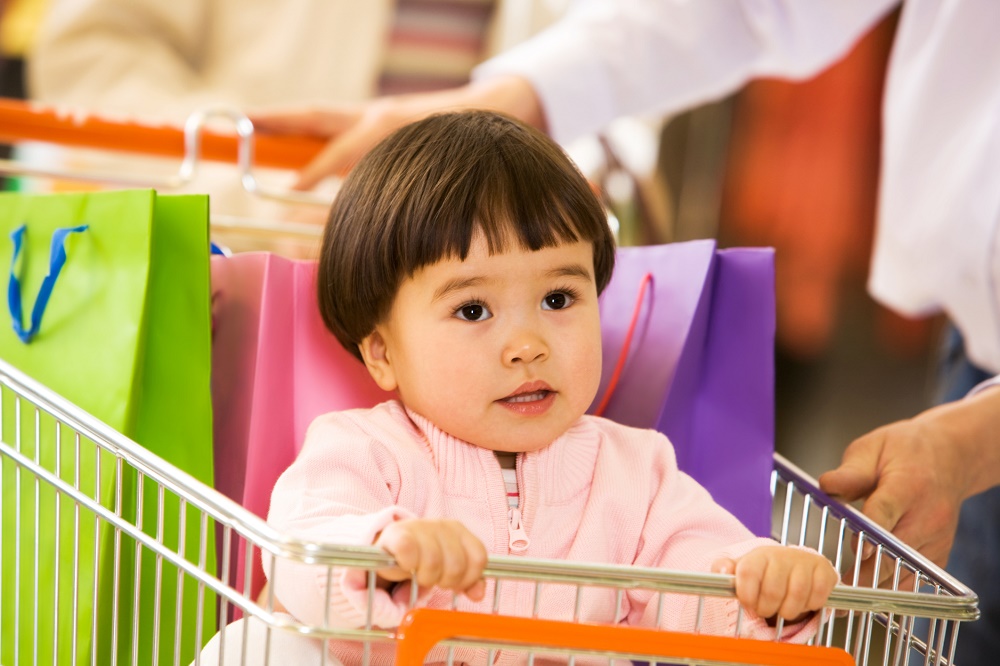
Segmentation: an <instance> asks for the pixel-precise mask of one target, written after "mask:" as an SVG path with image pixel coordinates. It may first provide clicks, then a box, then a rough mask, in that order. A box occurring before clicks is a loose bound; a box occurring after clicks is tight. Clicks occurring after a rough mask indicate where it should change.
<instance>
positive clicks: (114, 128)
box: [0, 99, 324, 169]
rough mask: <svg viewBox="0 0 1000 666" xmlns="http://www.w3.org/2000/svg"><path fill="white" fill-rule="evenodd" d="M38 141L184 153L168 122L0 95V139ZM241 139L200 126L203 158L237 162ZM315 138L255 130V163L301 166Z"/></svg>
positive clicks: (318, 144) (180, 135)
mask: <svg viewBox="0 0 1000 666" xmlns="http://www.w3.org/2000/svg"><path fill="white" fill-rule="evenodd" d="M21 141H42V142H46V143H56V144H60V145H65V146H75V147H78V148H97V149H100V150H116V151H125V152H130V153H143V154H146V155H158V156H161V157H176V158H178V159H180V158H183V157H184V130H182V129H181V128H179V127H172V126H168V125H147V124H143V123H139V122H130V121H116V120H109V119H105V118H101V117H99V116H83V117H80V116H77V115H76V114H64V113H60V112H57V111H56V110H55V109H54V108H51V107H41V106H38V105H36V104H32V103H26V102H22V101H19V100H12V99H0V143H18V142H21ZM238 142H239V139H238V138H237V137H236V136H233V135H227V134H219V133H217V132H212V131H209V130H204V131H203V132H202V135H201V157H203V158H204V159H208V160H214V161H217V162H233V163H235V162H236V157H237V149H238ZM323 145H324V142H323V141H322V140H321V139H318V138H315V137H306V136H274V135H262V134H255V135H254V165H255V166H265V167H275V168H279V169H300V168H302V167H304V166H305V165H306V164H308V163H309V161H310V160H312V158H313V157H315V156H316V154H317V153H318V152H319V151H320V150H321V149H322V147H323Z"/></svg>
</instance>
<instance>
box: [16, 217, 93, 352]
mask: <svg viewBox="0 0 1000 666" xmlns="http://www.w3.org/2000/svg"><path fill="white" fill-rule="evenodd" d="M87 227H88V225H86V224H83V225H80V226H77V227H64V228H62V229H56V230H55V231H54V232H52V245H51V248H50V250H49V271H48V273H46V274H45V279H44V280H42V286H41V287H39V288H38V296H37V297H36V298H35V306H34V307H33V308H32V309H31V328H29V329H28V330H25V329H24V324H23V319H24V315H23V311H22V307H21V281H20V280H19V279H18V277H17V274H16V272H15V270H14V269H15V267H16V265H17V259H18V257H19V256H20V255H21V249H22V248H23V247H24V233H25V225H23V224H22V225H21V226H19V227H18V228H17V229H15V230H14V231H12V232H11V234H10V238H11V240H12V241H14V254H13V256H12V257H11V260H10V282H9V283H8V285H7V307H8V309H9V310H10V318H11V323H12V324H13V327H14V332H15V333H16V334H17V337H18V338H20V340H21V342H23V343H24V344H28V343H29V342H31V339H32V338H33V337H35V335H37V334H38V329H39V328H40V327H41V325H42V315H44V314H45V307H46V306H47V305H48V303H49V297H51V296H52V290H53V288H55V286H56V280H58V279H59V273H60V272H62V268H63V265H64V264H65V263H66V237H67V236H69V235H70V234H75V233H79V232H82V231H86V230H87Z"/></svg>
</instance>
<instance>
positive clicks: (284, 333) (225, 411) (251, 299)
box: [212, 252, 390, 595]
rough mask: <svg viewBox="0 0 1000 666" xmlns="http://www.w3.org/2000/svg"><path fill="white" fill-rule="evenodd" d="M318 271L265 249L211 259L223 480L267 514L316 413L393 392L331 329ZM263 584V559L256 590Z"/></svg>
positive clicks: (240, 554) (239, 572)
mask: <svg viewBox="0 0 1000 666" xmlns="http://www.w3.org/2000/svg"><path fill="white" fill-rule="evenodd" d="M315 278H316V262H314V261H298V260H293V259H286V258H284V257H280V256H278V255H274V254H269V253H264V252H253V253H246V254H237V255H234V256H232V257H222V256H216V257H213V258H212V315H213V333H212V402H213V409H214V414H215V421H214V426H215V433H214V434H215V447H214V448H215V455H216V456H218V458H217V460H218V461H219V464H218V465H216V476H215V483H216V488H217V489H218V490H219V491H220V492H222V493H224V494H225V495H227V496H228V497H230V498H231V499H233V500H235V501H237V502H239V503H240V504H242V505H243V506H244V507H246V508H247V509H249V510H251V511H253V512H254V513H256V514H257V515H259V516H261V517H266V516H267V510H268V506H269V504H270V501H271V491H272V489H273V488H274V483H275V481H277V479H278V476H280V475H281V473H282V472H283V471H284V470H285V468H286V467H288V465H290V464H291V462H292V461H293V460H294V459H295V456H296V455H298V452H299V449H300V448H301V446H302V442H303V441H304V439H305V434H306V429H307V428H308V427H309V424H310V423H311V422H312V420H313V419H314V418H315V417H317V416H319V415H320V414H323V413H326V412H330V411H335V410H342V409H351V408H354V407H370V406H373V405H376V404H378V403H379V402H382V401H384V400H387V399H388V398H389V397H390V395H389V394H387V393H385V392H384V391H382V390H381V389H379V388H378V386H377V385H376V384H375V382H374V381H373V380H372V379H371V377H369V375H368V371H367V370H366V369H365V367H364V366H363V365H362V364H361V363H360V362H359V361H358V360H357V359H355V358H354V357H353V356H351V355H350V354H349V353H347V351H345V350H344V348H343V347H341V346H340V343H338V342H337V340H336V338H334V337H333V335H332V334H330V333H329V332H328V331H327V330H326V328H325V327H324V325H323V321H322V319H321V318H320V314H319V307H318V306H317V303H316V283H315ZM220 541H221V540H220ZM231 558H232V561H234V562H235V563H236V566H235V568H234V569H233V570H232V574H233V578H232V580H234V581H239V582H240V584H241V585H242V581H243V580H244V572H245V569H244V565H245V563H244V558H245V552H244V549H243V548H238V547H237V544H233V551H232V553H231ZM263 582H264V578H263V571H262V570H261V569H260V564H259V562H258V563H257V564H256V565H255V567H254V571H253V577H252V594H253V595H256V594H257V592H258V591H259V590H260V587H261V586H262V585H263Z"/></svg>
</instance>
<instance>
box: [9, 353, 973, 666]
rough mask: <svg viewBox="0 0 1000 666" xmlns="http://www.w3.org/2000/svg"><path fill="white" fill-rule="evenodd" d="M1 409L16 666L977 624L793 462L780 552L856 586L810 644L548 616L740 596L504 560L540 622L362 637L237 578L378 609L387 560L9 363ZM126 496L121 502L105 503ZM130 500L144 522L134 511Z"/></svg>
mask: <svg viewBox="0 0 1000 666" xmlns="http://www.w3.org/2000/svg"><path fill="white" fill-rule="evenodd" d="M0 402H2V411H0V428H2V434H3V437H2V442H0V467H2V470H0V471H2V480H3V485H2V494H0V502H2V504H0V511H2V512H3V515H4V516H5V517H6V518H5V521H7V522H8V523H9V520H10V517H13V523H14V524H6V525H5V527H4V529H3V531H2V532H0V537H2V539H3V541H2V542H0V571H2V572H3V576H2V578H0V600H2V601H0V623H2V624H3V625H7V626H10V625H13V626H14V628H15V630H14V632H13V637H14V638H13V641H14V644H13V645H10V644H8V645H0V661H2V662H3V663H4V664H23V663H31V664H44V663H132V664H154V663H160V664H188V663H210V662H208V661H207V659H205V660H203V659H202V657H201V655H200V653H199V652H198V649H197V647H198V646H201V645H203V644H204V643H205V642H206V641H207V640H208V639H209V637H211V636H212V635H213V634H215V633H216V632H217V631H218V629H219V628H220V626H224V625H226V624H227V623H229V622H231V621H233V620H234V619H236V618H237V617H243V618H245V620H244V622H246V623H256V624H258V625H259V626H260V627H261V631H260V632H259V634H260V637H262V638H257V639H254V640H250V635H251V632H250V631H247V632H243V633H233V632H224V633H223V634H221V635H220V636H217V637H216V639H215V642H216V644H217V648H218V657H217V658H218V660H219V662H218V663H225V664H243V663H247V664H249V663H254V664H257V663H262V664H283V663H288V662H287V661H285V658H284V654H286V653H282V652H281V650H280V646H281V645H282V641H284V640H286V639H288V638H289V637H291V638H293V639H295V637H296V636H297V637H299V640H313V641H319V642H321V644H323V645H324V646H328V645H330V644H332V643H342V642H352V643H355V644H357V645H358V646H360V652H359V654H361V655H362V656H361V657H360V661H362V662H363V663H369V662H371V663H378V662H381V661H383V657H382V655H384V654H386V650H390V653H389V654H392V652H391V650H392V649H393V648H395V649H396V650H397V652H396V653H395V655H396V661H397V662H398V663H422V662H423V661H424V659H425V657H426V656H427V652H428V650H430V649H431V648H434V652H433V653H432V657H433V658H434V659H435V660H438V661H448V662H451V661H454V662H456V663H458V662H461V661H467V660H471V661H480V662H481V661H483V660H484V659H485V660H486V661H489V662H491V663H493V662H495V661H502V662H503V663H507V662H508V661H510V662H512V663H521V662H527V663H535V662H537V663H548V662H551V661H552V660H553V659H555V660H557V661H559V662H569V663H573V662H577V661H578V662H580V663H589V662H592V661H593V660H594V658H600V659H601V660H609V661H614V660H619V659H620V660H628V659H634V660H642V661H648V662H653V663H670V664H679V663H683V664H695V663H697V664H702V663H706V664H742V663H750V664H758V663H759V664H793V663H816V664H821V663H830V664H834V663H853V662H856V663H859V664H868V663H872V664H874V663H882V664H890V663H891V664H903V663H907V664H912V663H915V660H919V663H924V664H948V663H951V660H952V657H953V655H954V648H955V644H956V641H957V639H958V628H959V625H960V624H961V623H962V622H964V621H970V620H975V619H976V618H977V617H978V615H979V611H978V608H977V598H976V596H975V595H974V594H973V593H972V591H970V590H969V589H968V588H966V587H964V586H963V585H962V584H961V583H959V582H958V581H956V580H954V579H953V578H951V577H950V576H948V575H947V574H946V573H945V572H943V571H942V570H941V569H939V568H938V567H936V566H934V565H933V564H932V563H930V562H929V561H927V560H926V559H924V558H923V557H922V556H920V555H919V554H918V553H916V552H914V551H913V550H911V549H910V548H908V547H906V546H905V545H903V544H901V543H900V542H898V541H897V540H896V539H894V538H893V537H892V536H891V535H890V534H887V533H886V532H884V531H883V530H880V529H879V528H878V527H877V526H874V525H872V524H871V523H870V522H868V521H867V520H866V519H865V518H864V517H862V516H861V515H860V513H858V512H857V511H855V510H854V509H853V508H851V507H848V506H844V505H842V504H840V503H838V502H836V501H834V500H832V499H830V498H829V497H827V496H825V495H824V494H823V493H822V492H821V491H820V490H819V489H818V488H817V486H816V484H815V482H814V481H813V480H812V479H810V478H809V477H807V476H806V475H805V474H804V473H802V472H801V471H800V470H798V469H796V468H795V467H794V466H793V465H791V464H789V463H788V462H787V461H785V460H784V459H782V458H781V457H780V456H776V457H775V462H774V472H773V476H772V490H773V497H774V516H775V520H774V528H773V532H774V536H775V538H777V539H779V540H780V541H781V542H782V543H791V544H803V545H808V546H812V547H815V548H817V549H819V550H821V551H822V552H824V553H825V554H826V555H827V556H828V557H829V558H830V560H831V561H832V562H834V563H835V565H836V567H837V569H838V570H839V571H841V572H842V573H843V574H844V576H845V581H846V582H845V583H844V584H843V585H840V586H838V588H837V589H836V590H835V592H834V594H833V595H832V596H831V598H830V604H829V608H828V609H827V610H824V611H823V614H822V618H821V620H822V624H821V628H820V631H819V633H818V634H817V636H816V637H815V638H814V639H813V640H812V641H811V644H810V645H806V646H802V645H788V644H784V643H780V642H772V641H759V640H751V639H747V638H736V637H709V636H700V635H698V633H697V627H695V628H694V629H695V631H694V632H693V633H691V634H676V633H671V632H662V631H653V630H644V629H635V628H630V627H614V626H608V627H602V626H597V625H592V624H585V623H579V622H574V621H572V620H565V619H564V620H562V621H555V620H553V619H551V618H545V617H540V616H539V614H538V611H537V609H538V608H539V601H540V600H541V599H542V598H543V597H544V595H546V594H547V593H550V594H551V593H552V591H553V590H554V589H555V588H556V587H562V588H565V587H566V586H569V587H570V588H572V589H573V590H574V594H575V596H576V599H577V604H579V599H580V597H581V595H584V594H587V593H588V591H589V590H592V589H594V588H601V589H602V590H609V589H610V590H613V591H614V594H615V595H616V597H617V599H618V601H619V607H620V601H621V597H622V595H623V594H624V593H625V591H626V590H635V589H648V590H651V591H653V593H655V594H656V595H659V599H660V603H661V604H662V599H663V596H664V595H666V594H687V595H698V596H699V597H701V598H702V599H704V598H708V597H720V596H721V597H726V596H729V597H731V596H732V595H733V581H732V577H731V576H724V575H710V574H691V573H680V572H670V571H659V570H651V569H635V568H628V567H611V566H597V565H593V566H591V565H581V564H570V563H563V562H550V561H539V560H527V559H522V558H493V559H491V560H490V563H489V566H488V569H487V571H486V574H487V577H488V578H490V579H494V580H495V581H496V584H497V585H504V584H523V581H529V582H530V587H531V589H532V590H533V594H534V595H535V596H534V599H535V602H534V605H535V609H536V613H535V616H534V617H529V618H513V617H503V616H500V615H496V614H492V615H491V614H470V613H460V612H458V611H454V610H443V611H441V610H429V609H426V608H421V609H417V610H415V611H412V612H411V614H410V615H409V616H408V618H407V620H406V621H405V622H404V624H403V625H402V626H401V627H400V628H396V629H384V628H379V627H376V626H373V625H372V622H371V617H370V613H369V618H368V622H367V624H366V626H364V627H361V628H354V629H343V628H334V627H326V626H306V625H303V624H301V623H298V622H296V621H295V620H294V619H292V618H291V616H289V615H286V614H283V613H279V612H276V610H275V607H274V605H273V604H274V600H273V598H271V597H270V595H268V594H267V593H265V594H264V595H262V597H261V598H260V599H255V598H253V597H252V596H251V574H250V567H245V568H244V570H243V571H238V567H237V562H238V561H239V560H241V559H242V560H243V561H245V562H255V561H259V559H260V556H261V554H262V553H264V552H266V553H269V554H270V555H271V556H273V558H272V559H271V561H272V562H273V561H275V560H277V559H279V558H285V559H288V560H292V561H297V562H302V563H307V564H309V565H311V566H315V567H320V568H322V569H325V570H326V571H327V572H332V571H333V568H334V567H358V568H361V569H365V570H367V571H369V572H370V574H369V576H368V580H369V598H371V595H372V594H374V589H375V587H374V581H375V578H374V571H375V570H376V569H377V568H380V567H384V566H386V565H387V564H388V563H389V560H388V557H387V556H386V555H385V554H383V553H381V552H380V551H378V550H375V549H366V548H344V547H338V546H333V545H329V544H321V543H309V542H304V541H300V540H295V539H292V538H289V537H288V536H286V535H283V534H279V533H277V532H276V531H275V530H273V529H272V528H270V527H269V526H268V525H267V524H266V523H265V522H264V521H263V520H262V519H260V518H259V517H257V516H256V515H253V514H251V513H250V512H248V511H246V510H245V509H243V508H242V507H240V506H239V505H237V504H236V503H234V502H232V501H230V500H229V499H228V498H226V497H224V496H222V495H221V494H219V493H218V492H216V491H214V490H213V489H211V488H209V487H207V486H205V485H204V484H201V483H199V482H197V481H195V480H193V479H192V478H191V477H189V476H188V475H186V474H185V473H183V472H181V471H179V470H177V469H176V468H174V467H172V466H171V465H169V464H168V463H166V462H164V461H163V460H160V459H159V458H157V457H156V456H154V455H152V454H150V453H149V452H148V451H146V450H144V449H143V448H142V447H140V446H138V445H137V444H135V443H134V442H132V441H130V440H128V439H127V438H125V437H123V436H122V435H120V434H119V433H117V432H115V431H113V430H111V429H110V428H108V427H107V426H105V425H104V424H102V423H100V422H98V421H97V420H96V419H94V418H93V417H91V416H90V415H88V414H87V413H85V412H83V411H82V410H80V409H79V408H77V407H75V406H74V405H72V404H68V403H67V402H66V401H65V400H63V399H62V398H60V397H59V396H57V395H55V394H53V393H52V392H51V391H49V390H48V389H46V388H45V387H44V386H41V385H39V384H38V383H37V382H34V381H32V380H31V379H29V378H27V377H25V376H24V375H23V374H21V373H19V372H17V371H16V370H14V369H12V368H10V367H9V366H8V365H6V364H5V363H0ZM102 478H104V479H114V481H115V483H113V484H111V486H108V485H106V484H102V482H101V479H102ZM108 487H113V488H114V491H113V492H110V493H109V492H101V489H102V488H108ZM129 494H131V495H132V498H133V499H134V502H132V503H131V504H133V505H134V506H136V508H135V510H123V507H125V506H127V505H129V504H130V503H129V502H128V501H126V500H128V499H129V497H128V496H129ZM167 506H173V507H176V508H179V513H178V515H179V516H180V522H181V524H180V525H167V524H164V519H163V517H164V507H167ZM41 530H45V531H46V532H48V531H52V530H54V534H55V539H54V542H53V541H52V540H51V539H47V540H45V541H46V542H47V543H54V549H53V550H54V551H55V552H48V553H47V552H45V551H44V550H42V549H41V548H40V546H39V544H40V540H39V538H38V535H39V534H40V531H41ZM863 548H870V549H873V550H874V557H873V558H870V559H869V560H868V562H869V563H870V564H871V565H873V566H872V567H870V568H868V569H865V568H863V567H856V566H855V564H856V563H857V562H858V561H859V560H858V553H860V552H861V550H862V549H863ZM241 556H242V557H241ZM272 566H273V565H272ZM327 575H330V574H329V573H328V574H327ZM143 576H146V577H148V576H154V577H155V580H156V585H155V591H156V592H155V598H152V599H149V598H145V597H142V598H140V597H141V595H140V594H139V586H138V585H136V584H135V582H136V581H137V580H138V579H139V578H140V577H143ZM515 581H522V583H515ZM877 581H881V586H879V585H878V582H877ZM699 608H700V605H699ZM920 618H926V620H921V619H920ZM109 628H110V631H109ZM781 629H782V627H781V626H780V624H779V626H778V627H777V632H778V634H779V636H780V632H781ZM738 631H739V627H738V626H737V632H738ZM261 640H262V642H261ZM435 645H437V647H435ZM830 647H835V648H843V650H830V649H828V648H830ZM844 651H846V653H845V652H844ZM320 653H321V657H320V660H321V661H322V662H325V663H336V661H335V660H334V658H333V656H332V653H330V656H329V657H328V656H327V655H328V652H327V650H326V649H322V650H320ZM438 655H440V657H439V656H438ZM469 655H472V657H470V656H469ZM390 658H391V657H390ZM845 660H846V661H845ZM852 660H853V662H852ZM211 663H216V662H215V661H214V659H213V661H212V662H211Z"/></svg>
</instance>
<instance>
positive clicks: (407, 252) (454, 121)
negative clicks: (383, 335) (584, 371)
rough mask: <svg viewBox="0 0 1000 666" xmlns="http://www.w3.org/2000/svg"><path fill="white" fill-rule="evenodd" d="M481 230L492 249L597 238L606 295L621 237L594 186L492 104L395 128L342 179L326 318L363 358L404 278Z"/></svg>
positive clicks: (324, 270)
mask: <svg viewBox="0 0 1000 666" xmlns="http://www.w3.org/2000/svg"><path fill="white" fill-rule="evenodd" d="M477 231H481V232H482V233H483V235H484V237H485V239H486V243H487V246H488V247H489V250H490V252H491V253H498V252H504V251H505V250H506V249H507V248H508V246H509V244H510V243H512V242H514V243H518V244H519V245H520V246H521V247H522V248H524V249H527V250H539V249H541V248H543V247H553V246H557V245H560V244H562V243H565V242H575V241H580V240H583V241H589V242H591V243H592V244H593V246H594V273H595V279H596V282H597V291H598V293H600V292H601V291H602V290H603V289H604V287H605V286H607V284H608V281H609V280H610V279H611V271H612V269H613V268H614V260H615V244H614V237H613V236H612V234H611V231H610V229H609V228H608V222H607V217H606V214H605V212H604V209H603V207H602V206H601V204H600V202H599V201H598V200H597V197H596V196H595V195H594V193H593V191H592V190H591V188H590V186H589V184H588V183H587V181H586V179H585V178H584V177H583V175H582V174H581V173H580V172H579V170H578V169H577V168H576V166H575V165H574V164H573V163H572V162H571V161H570V159H569V158H568V157H567V156H566V154H565V153H564V152H563V151H562V149H561V148H559V146H558V145H557V144H555V143H554V142H553V141H552V140H551V139H549V138H548V137H547V136H545V135H544V134H542V133H541V132H539V131H537V130H535V129H533V128H530V127H528V126H526V125H524V124H522V123H520V122H518V121H516V120H513V119H511V118H508V117H506V116H502V115H499V114H496V113H492V112H488V111H463V112H456V113H445V114H439V115H435V116H431V117H428V118H425V119H423V120H419V121H417V122H414V123H412V124H410V125H407V126H405V127H402V128H400V129H399V130H397V131H396V132H394V133H393V134H391V135H390V136H388V137H387V138H385V139H384V140H383V141H382V142H381V143H379V144H378V145H377V146H376V147H375V148H373V149H372V150H371V152H369V153H368V154H367V155H366V156H365V157H364V158H363V159H361V161H360V162H358V164H357V166H356V167H355V168H354V170H353V171H352V172H351V174H350V175H349V176H348V177H347V179H346V180H345V181H344V184H343V187H342V188H341V190H340V192H339V193H338V195H337V199H336V201H335V202H334V204H333V207H332V209H331V210H330V217H329V220H328V221H327V224H326V229H325V230H324V234H323V245H322V253H321V255H320V259H319V275H318V278H317V282H318V285H317V286H318V295H319V307H320V312H321V314H322V316H323V321H324V322H325V323H326V326H327V327H328V328H329V329H330V330H331V331H332V332H333V334H334V335H336V336H337V339H338V340H339V341H340V343H341V344H342V345H344V347H345V348H346V349H347V350H348V351H350V352H351V353H352V354H354V355H355V356H356V357H358V358H359V359H360V358H361V354H360V352H359V350H358V345H359V344H360V342H361V341H362V340H363V339H364V338H365V337H367V336H368V335H369V334H370V333H371V332H372V331H374V330H375V326H376V325H378V324H379V323H380V322H382V321H383V320H384V318H385V317H387V316H388V314H389V310H390V308H391V307H392V302H393V300H394V298H395V296H396V292H397V291H398V289H399V285H400V284H401V283H402V281H403V280H404V279H405V278H407V277H409V276H412V275H413V274H414V273H415V272H416V271H417V270H419V269H420V268H422V267H424V266H427V265H430V264H434V263H436V262H438V261H440V260H441V259H444V258H447V257H457V258H459V259H462V260H464V259H465V258H466V256H468V252H469V246H470V244H471V242H472V238H473V235H474V234H475V233H476V232H477Z"/></svg>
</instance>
